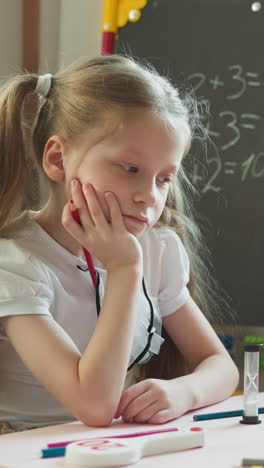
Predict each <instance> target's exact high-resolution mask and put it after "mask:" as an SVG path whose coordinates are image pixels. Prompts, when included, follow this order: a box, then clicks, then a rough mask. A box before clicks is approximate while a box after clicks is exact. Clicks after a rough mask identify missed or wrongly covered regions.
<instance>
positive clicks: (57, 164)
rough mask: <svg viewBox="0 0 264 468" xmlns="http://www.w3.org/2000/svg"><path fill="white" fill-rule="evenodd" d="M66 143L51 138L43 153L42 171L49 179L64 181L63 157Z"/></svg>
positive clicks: (55, 137)
mask: <svg viewBox="0 0 264 468" xmlns="http://www.w3.org/2000/svg"><path fill="white" fill-rule="evenodd" d="M66 148H67V144H66V141H65V140H64V139H63V138H62V137H60V136H58V135H53V136H51V137H50V138H49V139H48V141H47V143H46V145H45V148H44V151H43V169H44V171H45V172H46V174H47V176H48V177H49V179H51V180H53V181H54V182H62V181H63V180H64V179H65V171H64V165H63V156H64V154H65V152H66Z"/></svg>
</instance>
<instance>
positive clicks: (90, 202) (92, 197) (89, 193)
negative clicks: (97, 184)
mask: <svg viewBox="0 0 264 468" xmlns="http://www.w3.org/2000/svg"><path fill="white" fill-rule="evenodd" d="M82 189H83V193H84V197H85V200H86V203H87V206H88V209H89V213H90V218H91V220H92V222H93V224H94V225H95V226H98V225H100V226H101V227H104V228H106V227H108V223H107V220H106V217H105V215H104V212H103V210H102V207H101V205H100V202H99V200H98V198H97V195H96V192H95V190H94V188H93V187H92V185H90V184H83V187H82ZM84 226H85V224H84Z"/></svg>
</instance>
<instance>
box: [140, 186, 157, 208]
mask: <svg viewBox="0 0 264 468" xmlns="http://www.w3.org/2000/svg"><path fill="white" fill-rule="evenodd" d="M157 199H158V190H157V187H156V185H155V184H153V183H151V184H146V183H144V184H142V186H141V187H138V188H137V190H136V191H135V193H134V201H135V202H137V203H144V204H145V205H147V206H155V205H156V203H157Z"/></svg>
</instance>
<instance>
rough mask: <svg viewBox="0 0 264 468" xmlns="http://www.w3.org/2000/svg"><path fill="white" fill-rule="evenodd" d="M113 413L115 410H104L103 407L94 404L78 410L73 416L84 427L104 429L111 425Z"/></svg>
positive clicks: (104, 407)
mask: <svg viewBox="0 0 264 468" xmlns="http://www.w3.org/2000/svg"><path fill="white" fill-rule="evenodd" d="M115 411H116V409H112V408H106V406H105V405H102V404H94V405H92V406H90V405H89V406H88V407H87V406H86V407H82V408H78V409H77V410H76V411H75V414H74V416H75V418H76V419H78V420H79V421H81V422H82V423H83V424H85V425H86V426H91V427H106V426H110V424H111V423H112V421H113V419H114V415H115Z"/></svg>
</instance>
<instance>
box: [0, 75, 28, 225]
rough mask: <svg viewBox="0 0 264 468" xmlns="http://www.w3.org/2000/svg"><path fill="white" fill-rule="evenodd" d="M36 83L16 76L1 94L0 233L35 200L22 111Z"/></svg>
mask: <svg viewBox="0 0 264 468" xmlns="http://www.w3.org/2000/svg"><path fill="white" fill-rule="evenodd" d="M36 83H37V76H36V75H29V74H25V75H19V76H17V77H15V78H13V79H11V80H10V81H8V82H7V83H6V84H5V86H4V87H3V88H2V90H1V92H0V231H1V229H3V228H4V227H6V226H8V225H9V224H10V223H11V222H12V221H13V220H14V219H15V218H16V217H17V216H18V215H19V214H20V213H21V212H22V211H23V209H25V208H26V207H28V206H29V205H30V203H32V199H34V194H35V182H34V177H33V171H34V169H33V159H30V157H29V154H28V148H27V145H26V144H25V139H24V133H25V130H24V129H23V125H22V122H23V118H22V113H23V112H22V111H23V105H24V102H25V97H26V96H27V95H29V94H30V93H32V92H33V91H34V90H35V87H36Z"/></svg>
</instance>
